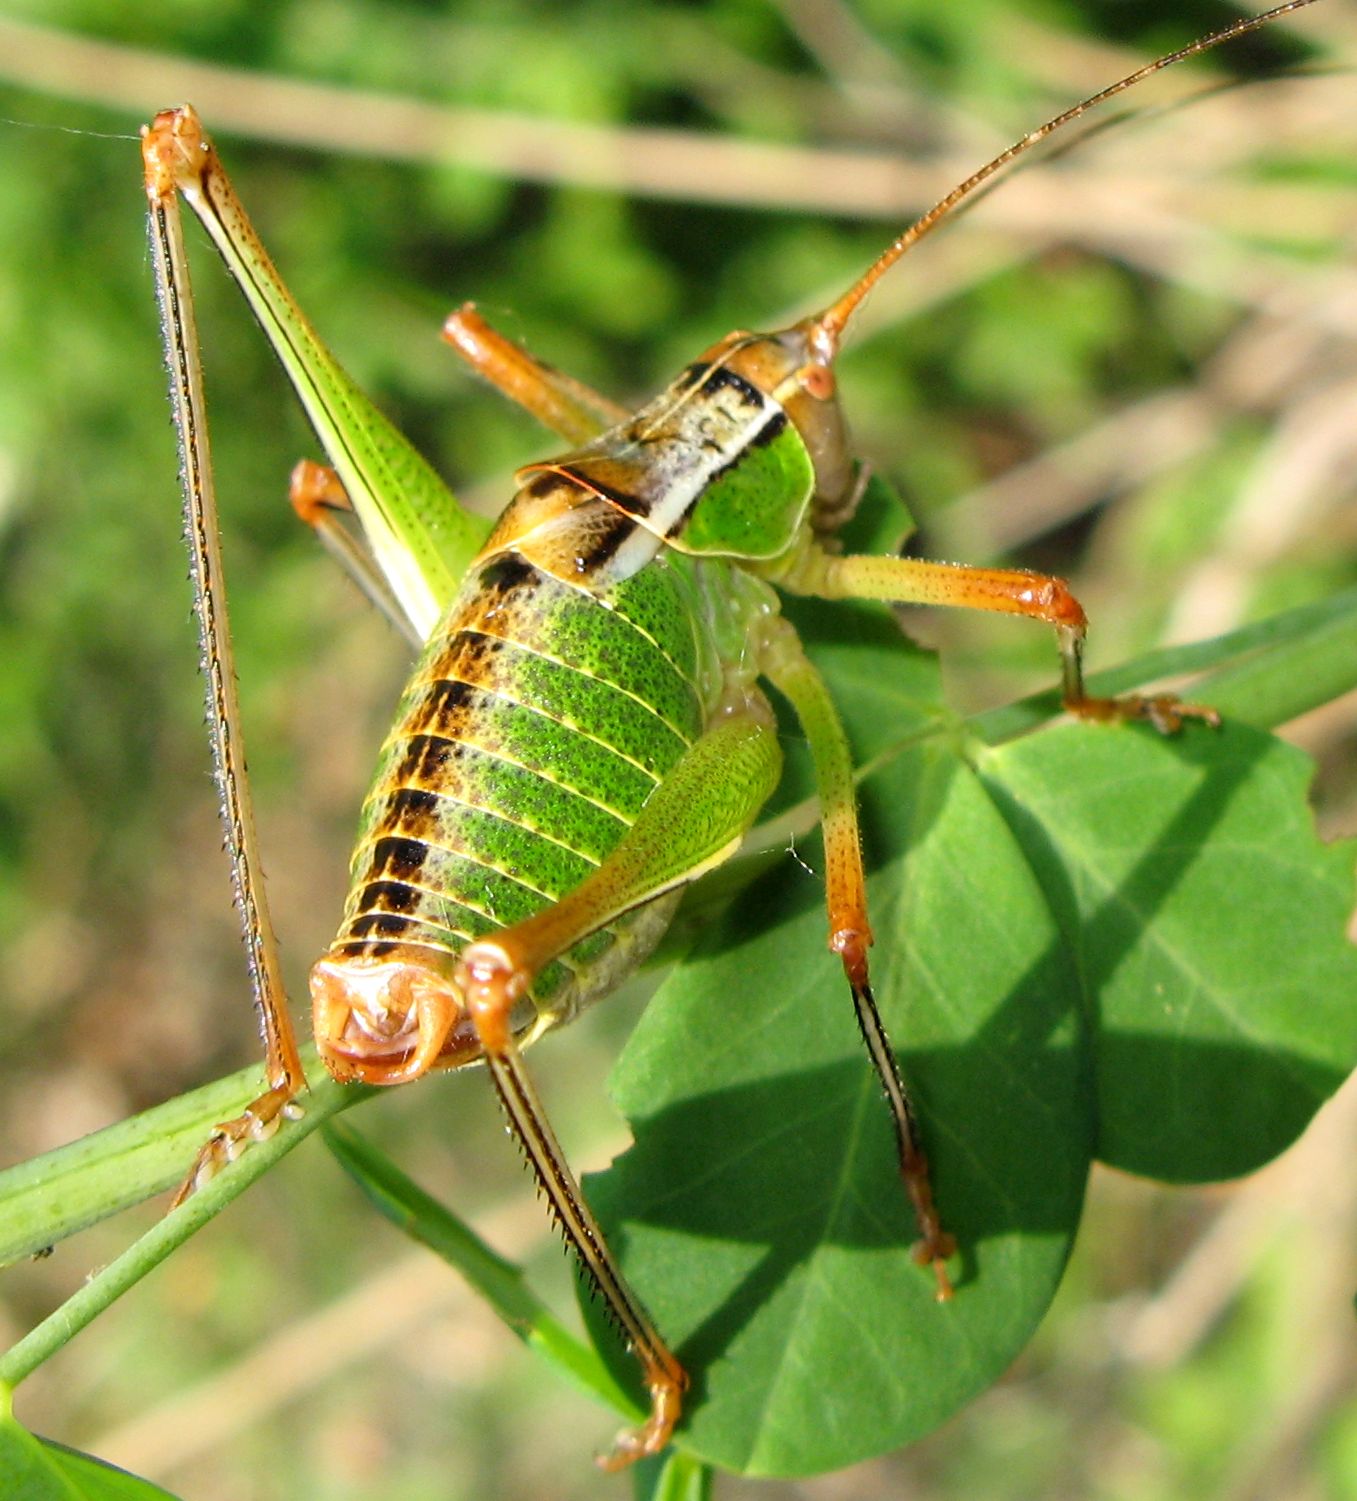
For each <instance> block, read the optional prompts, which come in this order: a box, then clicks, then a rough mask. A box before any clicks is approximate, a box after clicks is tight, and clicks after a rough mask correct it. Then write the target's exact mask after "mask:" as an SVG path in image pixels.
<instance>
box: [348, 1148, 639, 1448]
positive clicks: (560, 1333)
mask: <svg viewBox="0 0 1357 1501" xmlns="http://www.w3.org/2000/svg"><path fill="white" fill-rule="evenodd" d="M325 1142H326V1145H327V1146H328V1147H329V1148H330V1150H331V1151H332V1152H333V1153H334V1155H335V1159H336V1160H337V1161H338V1163H339V1165H340V1166H341V1167H342V1168H343V1169H344V1171H345V1172H346V1173H348V1175H349V1176H350V1177H351V1178H352V1179H353V1181H354V1182H355V1183H356V1184H357V1185H358V1187H359V1189H360V1190H361V1191H362V1193H363V1194H364V1196H365V1197H366V1198H367V1200H368V1202H369V1203H370V1204H372V1205H373V1207H374V1208H375V1209H377V1210H378V1211H379V1212H380V1213H381V1214H382V1215H384V1216H385V1217H386V1218H387V1219H388V1220H390V1221H391V1223H392V1224H393V1225H395V1226H396V1227H397V1228H398V1229H400V1230H402V1231H404V1232H405V1234H406V1235H408V1236H409V1237H410V1238H411V1239H412V1240H417V1241H418V1242H419V1243H420V1244H421V1245H425V1246H428V1247H429V1249H430V1250H432V1251H436V1252H437V1253H438V1255H440V1256H441V1257H442V1258H443V1259H444V1261H446V1262H447V1263H448V1264H449V1265H450V1266H452V1267H455V1268H456V1269H457V1271H459V1272H460V1273H461V1274H462V1276H464V1277H465V1278H466V1280H467V1281H468V1282H469V1283H470V1284H471V1286H472V1288H473V1289H474V1290H475V1291H476V1292H477V1293H479V1294H480V1296H481V1297H482V1298H484V1299H485V1301H486V1302H487V1303H488V1304H489V1305H490V1307H491V1308H493V1309H494V1311H495V1312H496V1313H497V1314H498V1315H499V1317H500V1318H501V1319H503V1321H504V1322H505V1324H507V1325H508V1327H509V1329H510V1330H511V1331H512V1332H513V1334H514V1335H516V1336H517V1337H518V1338H519V1339H521V1340H522V1341H523V1343H524V1344H525V1345H527V1346H528V1348H529V1349H531V1350H535V1351H536V1352H537V1353H538V1354H539V1355H541V1356H542V1357H543V1358H544V1359H546V1360H548V1361H550V1362H551V1363H552V1364H553V1365H555V1366H556V1368H557V1369H558V1370H560V1371H562V1372H563V1373H564V1374H565V1375H566V1376H567V1377H568V1378H569V1379H570V1380H571V1381H573V1382H574V1383H575V1385H576V1386H578V1387H579V1388H580V1389H581V1390H582V1391H586V1392H588V1393H589V1394H590V1395H591V1396H593V1397H596V1398H598V1399H599V1400H600V1401H601V1402H603V1403H605V1404H606V1405H607V1406H609V1407H611V1408H613V1409H614V1411H616V1412H618V1413H620V1414H621V1415H622V1416H623V1417H624V1418H627V1419H628V1420H629V1421H633V1422H634V1421H635V1420H636V1419H637V1417H638V1416H639V1409H638V1408H637V1407H636V1405H635V1404H634V1403H633V1402H632V1401H631V1400H630V1399H629V1398H628V1397H627V1395H626V1393H625V1392H624V1391H622V1390H621V1389H620V1388H619V1387H618V1385H617V1383H616V1382H615V1381H614V1380H613V1378H612V1376H611V1374H610V1373H609V1372H608V1370H607V1368H606V1367H605V1366H604V1365H603V1363H602V1362H601V1361H600V1360H599V1358H598V1355H597V1353H596V1352H595V1351H594V1350H593V1349H591V1348H590V1347H589V1346H588V1345H585V1344H583V1343H581V1341H580V1340H578V1339H576V1338H575V1336H574V1335H573V1334H571V1333H570V1332H569V1331H568V1330H567V1329H566V1328H565V1327H564V1326H563V1325H562V1324H561V1322H560V1320H559V1319H557V1318H556V1317H555V1315H553V1314H552V1312H551V1310H550V1309H549V1308H548V1307H547V1306H546V1304H545V1303H543V1302H542V1300H541V1299H540V1298H539V1297H538V1296H537V1294H536V1293H534V1292H533V1290H532V1288H531V1287H529V1285H528V1281H527V1278H526V1277H524V1275H523V1272H522V1270H521V1269H520V1268H518V1267H516V1266H514V1265H513V1264H512V1263H511V1262H508V1261H505V1259H504V1258H503V1257H502V1256H501V1255H499V1253H498V1252H497V1251H495V1250H494V1249H493V1248H492V1247H491V1246H489V1245H487V1244H486V1242H485V1241H484V1240H482V1239H481V1237H480V1236H479V1235H477V1234H476V1232H475V1231H474V1230H473V1229H472V1228H471V1227H470V1225H468V1224H467V1223H466V1222H465V1221H464V1220H462V1219H459V1218H458V1216H457V1215H455V1214H453V1213H452V1211H451V1210H450V1209H448V1208H446V1207H445V1206H444V1205H442V1204H440V1203H439V1202H438V1201H437V1200H436V1199H434V1198H432V1197H431V1196H430V1195H429V1194H427V1193H425V1192H424V1190H423V1189H422V1188H420V1187H419V1185H418V1184H417V1183H415V1182H414V1180H413V1179H411V1178H409V1177H407V1176H406V1174H404V1173H403V1172H401V1170H400V1169H399V1168H398V1167H397V1166H396V1165H395V1163H393V1162H392V1161H391V1160H390V1159H389V1158H388V1157H387V1156H386V1155H385V1154H384V1153H382V1152H380V1151H378V1149H377V1148H376V1147H374V1146H373V1145H372V1143H371V1142H369V1141H366V1140H364V1138H363V1137H362V1136H360V1135H359V1134H358V1132H357V1131H355V1130H353V1129H352V1127H348V1126H344V1125H341V1124H339V1123H337V1122H336V1123H332V1124H331V1125H328V1126H327V1127H326V1128H325Z"/></svg>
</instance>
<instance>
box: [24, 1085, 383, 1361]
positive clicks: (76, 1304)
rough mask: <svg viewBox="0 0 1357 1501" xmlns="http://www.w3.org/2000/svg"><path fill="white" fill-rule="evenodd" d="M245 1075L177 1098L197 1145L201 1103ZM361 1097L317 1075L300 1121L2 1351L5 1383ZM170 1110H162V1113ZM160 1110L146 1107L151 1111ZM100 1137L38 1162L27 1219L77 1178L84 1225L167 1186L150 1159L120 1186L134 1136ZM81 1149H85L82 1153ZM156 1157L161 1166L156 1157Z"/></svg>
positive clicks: (183, 1166) (288, 1124)
mask: <svg viewBox="0 0 1357 1501" xmlns="http://www.w3.org/2000/svg"><path fill="white" fill-rule="evenodd" d="M246 1077H248V1078H249V1079H252V1080H256V1081H257V1077H258V1075H257V1071H256V1070H250V1071H249V1073H248V1075H247V1076H246ZM241 1079H242V1076H240V1075H234V1076H232V1079H230V1080H221V1081H218V1084H217V1085H214V1086H208V1087H207V1088H206V1089H203V1090H195V1091H194V1093H193V1094H192V1095H186V1096H184V1097H182V1098H181V1099H180V1100H177V1101H174V1102H172V1103H173V1104H174V1105H175V1106H176V1107H179V1113H180V1114H181V1115H184V1116H188V1115H190V1114H193V1113H194V1112H195V1111H196V1113H197V1122H198V1123H197V1127H196V1134H195V1136H194V1140H195V1142H196V1143H198V1144H201V1143H202V1142H203V1141H204V1140H206V1138H207V1135H208V1132H209V1130H210V1129H211V1126H212V1124H213V1122H214V1120H215V1119H216V1118H217V1117H216V1116H215V1115H213V1114H208V1115H206V1116H205V1117H203V1115H202V1109H201V1107H202V1105H203V1103H204V1101H205V1100H207V1099H214V1100H215V1099H217V1098H219V1096H220V1094H221V1086H223V1085H225V1084H228V1083H230V1084H236V1083H238V1082H239V1081H241ZM361 1097H362V1093H361V1092H359V1091H355V1090H351V1089H345V1088H343V1087H342V1086H340V1085H338V1084H336V1083H334V1081H333V1080H331V1079H329V1078H328V1077H326V1078H324V1079H322V1080H320V1081H319V1082H318V1083H317V1084H316V1086H315V1087H314V1088H312V1089H311V1090H310V1091H309V1092H308V1094H307V1095H306V1096H305V1097H304V1101H303V1108H304V1110H305V1114H304V1115H303V1116H302V1117H301V1118H300V1119H299V1120H295V1121H285V1122H284V1123H283V1125H282V1126H281V1127H280V1128H279V1130H278V1131H276V1132H275V1133H274V1134H273V1136H271V1137H270V1138H269V1139H268V1140H267V1141H263V1142H257V1143H253V1144H251V1146H250V1147H249V1149H248V1150H247V1151H245V1152H244V1153H242V1155H241V1156H240V1158H239V1159H238V1160H237V1161H235V1162H233V1163H231V1164H230V1165H229V1166H228V1167H226V1168H224V1169H223V1170H222V1171H221V1172H219V1173H218V1174H217V1175H216V1177H214V1178H213V1179H211V1180H210V1181H209V1182H208V1183H207V1184H205V1185H204V1186H203V1187H202V1188H200V1189H199V1190H198V1191H197V1192H196V1193H194V1194H193V1195H192V1196H191V1197H190V1198H189V1199H187V1200H186V1201H185V1202H184V1203H182V1204H180V1205H179V1206H178V1208H176V1209H172V1210H171V1211H170V1212H169V1213H168V1214H167V1215H166V1216H165V1218H164V1219H162V1220H160V1221H158V1222H157V1223H156V1224H155V1225H153V1226H152V1227H151V1229H150V1230H148V1231H147V1232H146V1234H145V1235H143V1236H141V1237H140V1239H138V1240H137V1241H135V1242H134V1243H133V1244H132V1245H131V1246H129V1247H128V1249H127V1250H126V1251H124V1252H123V1254H122V1255H121V1256H119V1257H118V1258H117V1260H115V1261H113V1262H110V1263H109V1265H108V1266H106V1267H104V1268H103V1269H102V1270H101V1271H99V1272H97V1273H96V1274H95V1275H94V1276H92V1277H91V1278H90V1280H89V1281H88V1282H86V1283H85V1284H84V1286H83V1287H81V1289H80V1290H79V1292H77V1293H75V1294H74V1295H73V1296H72V1297H70V1298H68V1299H67V1300H66V1302H65V1303H63V1304H62V1305H61V1307H60V1308H58V1309H57V1310H56V1311H55V1312H54V1313H52V1314H50V1315H49V1316H48V1317H47V1318H45V1319H44V1320H43V1321H42V1323H40V1324H39V1325H38V1326H37V1327H36V1328H35V1329H33V1330H32V1331H31V1333H29V1334H27V1335H26V1336H25V1337H24V1338H23V1339H21V1340H20V1341H19V1342H18V1343H17V1344H16V1345H14V1346H13V1347H12V1348H11V1349H9V1350H7V1351H6V1352H5V1354H4V1355H0V1382H3V1383H5V1384H7V1385H9V1386H17V1385H18V1384H19V1383H20V1382H21V1381H22V1380H23V1379H24V1378H25V1377H26V1376H28V1375H29V1374H30V1373H31V1372H32V1371H34V1370H36V1368H37V1367H38V1366H40V1365H41V1364H42V1363H43V1361H45V1360H47V1359H48V1358H49V1357H50V1356H52V1355H53V1354H55V1352H56V1351H57V1350H59V1349H60V1348H61V1347H62V1346H63V1345H64V1344H65V1343H66V1342H67V1341H68V1340H69V1339H70V1338H71V1337H72V1336H73V1335H75V1334H77V1333H78V1332H79V1331H80V1330H81V1329H83V1328H84V1327H85V1325H86V1324H88V1323H90V1322H91V1320H93V1319H94V1318H96V1317H97V1316H98V1315H99V1314H100V1313H102V1312H103V1310H104V1309H105V1308H107V1307H108V1306H109V1304H110V1303H112V1302H114V1301H115V1300H116V1299H117V1298H120V1297H121V1296H122V1295H123V1293H125V1292H126V1291H127V1290H128V1288H130V1287H132V1286H133V1285H134V1284H135V1283H137V1282H139V1281H140V1280H141V1279H142V1278H143V1277H144V1276H145V1275H146V1274H147V1272H149V1271H151V1270H152V1269H153V1268H154V1267H157V1266H159V1264H160V1263H161V1262H162V1261H163V1260H164V1259H165V1257H167V1256H168V1255H169V1254H170V1252H171V1251H173V1250H175V1249H176V1247H178V1246H180V1245H182V1244H183V1243H184V1241H186V1240H187V1239H188V1238H189V1236H191V1235H193V1234H194V1233H195V1232H196V1231H198V1230H200V1229H202V1227H203V1226H204V1225H205V1224H207V1222H208V1221H209V1220H211V1219H213V1218H214V1217H215V1216H216V1215H217V1214H219V1213H220V1212H221V1211H222V1210H223V1209H224V1208H225V1207H226V1205H227V1204H229V1203H230V1202H231V1200H232V1199H234V1198H236V1197H237V1196H238V1195H240V1194H241V1193H243V1192H244V1191H245V1189H246V1188H248V1187H249V1186H250V1184H251V1183H253V1182H254V1181H255V1180H256V1179H257V1178H259V1177H260V1176H261V1175H262V1174H264V1173H266V1172H267V1171H268V1170H269V1169H270V1168H271V1167H272V1166H273V1165H274V1163H276V1162H277V1161H278V1160H279V1158H281V1157H283V1156H285V1155H286V1154H287V1153H288V1152H290V1151H291V1150H292V1149H293V1147H295V1146H298V1145H299V1144H300V1143H301V1142H302V1141H303V1140H305V1138H306V1137H308V1136H309V1135H310V1134H311V1133H312V1132H313V1131H314V1130H316V1128H317V1127H318V1126H320V1125H321V1124H323V1123H324V1122H325V1121H326V1120H328V1119H329V1118H330V1117H331V1116H333V1115H334V1114H336V1113H337V1112H338V1111H340V1110H343V1109H345V1108H347V1107H348V1106H349V1105H351V1104H353V1103H355V1101H356V1100H357V1099H359V1098H361ZM236 1098H237V1100H238V1102H239V1103H242V1104H243V1103H245V1101H246V1100H248V1098H249V1094H248V1092H247V1094H246V1095H245V1097H244V1099H241V1098H240V1096H238V1095H237V1096H236ZM168 1108H169V1107H161V1109H162V1110H166V1109H168ZM155 1113H156V1112H148V1114H152V1115H154V1114H155ZM138 1124H140V1126H141V1128H142V1131H143V1132H144V1131H145V1130H146V1129H147V1127H146V1121H145V1117H139V1118H138V1121H137V1122H125V1123H124V1125H125V1126H131V1125H138ZM180 1134H183V1133H182V1132H181V1133H180ZM97 1137H98V1138H102V1140H101V1141H96V1139H95V1138H89V1139H87V1140H86V1141H85V1142H77V1143H75V1146H74V1147H73V1148H65V1149H63V1150H62V1151H61V1152H54V1153H50V1154H49V1155H48V1156H47V1157H46V1158H40V1159H37V1164H36V1165H41V1164H43V1163H46V1164H47V1165H48V1167H49V1169H51V1171H50V1172H49V1174H48V1175H47V1178H46V1182H45V1183H44V1182H43V1177H42V1174H41V1173H38V1174H34V1175H33V1176H34V1177H35V1178H36V1179H37V1182H36V1184H35V1185H33V1186H30V1189H29V1200H28V1203H27V1204H26V1205H25V1209H24V1212H25V1215H26V1216H27V1217H28V1218H29V1219H30V1220H31V1219H33V1218H34V1217H35V1216H36V1214H37V1213H38V1211H39V1210H40V1207H41V1204H42V1202H43V1201H44V1198H47V1199H49V1200H50V1201H52V1202H53V1203H56V1204H59V1203H60V1202H61V1199H62V1194H63V1189H64V1188H65V1187H67V1186H69V1185H70V1184H71V1183H72V1182H73V1181H74V1182H76V1183H77V1185H78V1189H82V1190H83V1191H78V1194H77V1196H78V1197H80V1198H81V1200H82V1202H83V1203H84V1204H85V1205H86V1206H87V1208H86V1210H85V1211H84V1213H85V1214H86V1215H87V1216H88V1218H86V1219H85V1223H92V1222H93V1220H94V1219H102V1218H104V1217H105V1215H106V1214H111V1213H113V1212H115V1210H116V1209H120V1208H123V1207H124V1206H125V1204H126V1203H129V1202H135V1201H136V1200H137V1199H142V1198H146V1197H149V1195H150V1194H152V1193H154V1192H157V1191H158V1190H160V1189H163V1188H164V1187H166V1186H167V1184H166V1183H165V1181H163V1178H164V1174H163V1169H162V1168H161V1167H160V1166H158V1165H157V1166H155V1167H154V1168H151V1169H149V1170H148V1169H147V1164H146V1163H141V1164H140V1167H141V1169H143V1170H145V1175H144V1176H142V1177H141V1178H140V1179H138V1180H137V1181H136V1182H134V1183H130V1184H126V1183H120V1179H121V1178H122V1176H123V1173H124V1169H125V1168H126V1167H127V1166H128V1165H129V1164H131V1165H132V1166H133V1167H136V1166H137V1152H136V1147H135V1145H132V1144H129V1133H127V1132H124V1131H122V1129H121V1128H120V1127H112V1128H110V1130H109V1131H108V1132H100V1133H97ZM110 1142H111V1149H110ZM92 1143H93V1145H92ZM76 1149H81V1150H80V1151H79V1152H77V1150H76ZM63 1159H64V1160H63ZM190 1160H191V1153H190V1154H189V1155H188V1156H185V1157H183V1158H181V1159H180V1160H179V1163H178V1168H177V1171H176V1173H175V1174H174V1175H173V1176H172V1177H171V1179H170V1181H171V1182H173V1181H174V1179H175V1178H177V1177H182V1176H183V1174H184V1173H185V1172H186V1171H187V1169H188V1166H189V1162H190ZM156 1161H157V1163H158V1158H157V1159H156ZM24 1166H25V1167H28V1168H32V1167H34V1166H35V1164H32V1163H30V1164H25V1165H24ZM14 1171H15V1172H17V1171H18V1170H17V1169H16V1170H14ZM82 1179H83V1180H84V1182H83V1184H82V1183H81V1180H82ZM101 1193H102V1198H101ZM2 1194H3V1185H0V1195H2ZM0 1202H4V1200H3V1197H0ZM100 1203H105V1204H107V1205H111V1206H112V1207H108V1208H106V1209H104V1210H103V1212H95V1210H96V1206H98V1205H99V1204H100ZM9 1212H10V1210H9V1206H8V1205H7V1206H6V1214H7V1215H8V1214H9ZM76 1228H78V1226H77V1227H76ZM52 1238H53V1236H52V1231H51V1229H50V1227H49V1229H48V1232H47V1237H46V1240H45V1241H44V1242H43V1243H45V1244H46V1243H50V1241H51V1239H52Z"/></svg>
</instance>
